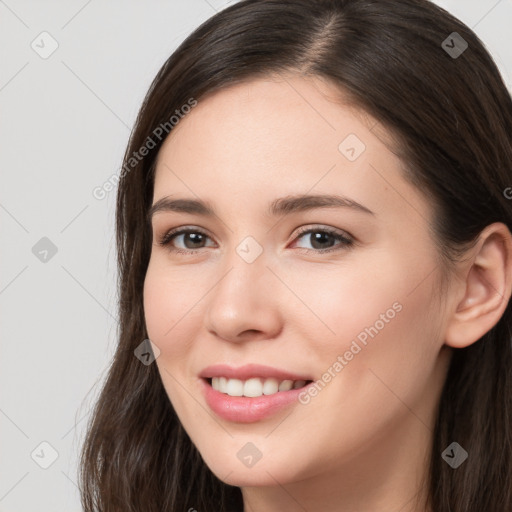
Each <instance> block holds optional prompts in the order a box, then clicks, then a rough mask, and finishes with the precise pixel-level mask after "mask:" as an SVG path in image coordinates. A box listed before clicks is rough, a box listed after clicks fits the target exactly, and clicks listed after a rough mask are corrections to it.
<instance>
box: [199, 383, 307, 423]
mask: <svg viewBox="0 0 512 512" xmlns="http://www.w3.org/2000/svg"><path fill="white" fill-rule="evenodd" d="M201 383H202V386H203V393H204V396H205V398H206V403H207V404H208V406H209V407H210V409H211V410H212V411H213V412H214V413H215V414H217V415H218V416H220V417H221V418H223V419H225V420H228V421H232V422H235V423H253V422H255V421H260V420H263V419H265V418H268V417H269V416H272V415H273V414H276V413H277V412H279V411H281V410H282V409H284V408H285V407H287V406H289V405H290V404H292V403H296V404H297V403H299V401H298V397H299V394H300V393H302V392H303V391H304V390H305V389H306V388H307V387H308V386H303V387H302V388H299V389H290V391H278V392H277V393H274V394H273V395H262V396H258V397H254V398H253V397H247V396H230V395H226V394H225V393H221V392H220V391H217V390H215V389H213V388H212V386H210V384H209V383H208V382H207V381H206V380H205V379H201Z"/></svg>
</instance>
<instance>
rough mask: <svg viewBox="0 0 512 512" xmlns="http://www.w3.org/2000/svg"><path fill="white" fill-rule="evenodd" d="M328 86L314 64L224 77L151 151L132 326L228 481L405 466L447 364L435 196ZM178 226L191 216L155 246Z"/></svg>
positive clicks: (409, 472) (418, 450)
mask: <svg viewBox="0 0 512 512" xmlns="http://www.w3.org/2000/svg"><path fill="white" fill-rule="evenodd" d="M335 97H339V93H338V92H337V91H336V89H334V88H333V87H332V86H330V85H328V84H326V83H324V82H322V81H320V80H318V79H310V80H306V79H304V78H300V77H292V76H290V77H288V78H286V79H284V80H277V79H275V80H271V79H270V78H268V79H258V80H254V81H252V82H250V83H244V84H239V85H235V86H232V87H230V88H228V89H224V90H222V91H220V92H216V93H214V94H213V95H211V96H209V97H207V98H206V99H204V100H200V101H199V102H198V105H197V106H196V107H194V108H193V109H192V110H191V112H190V113H189V114H187V115H186V116H185V117H184V118H183V119H182V120H181V121H180V122H179V124H178V125H177V126H176V127H175V129H174V130H173V132H172V135H171V136H170V137H169V138H168V139H167V140H166V141H165V143H164V145H163V146H162V148H161V150H160V153H159V157H158V162H157V168H156V176H155V185H154V200H153V205H155V204H156V203H158V202H160V201H162V200H163V199H164V198H167V199H168V203H167V208H166V207H165V204H164V205H163V206H162V203H160V206H161V207H160V208H158V209H156V210H157V211H155V213H154V215H153V217H152V227H153V246H152V253H151V259H150V262H149V267H148V270H147V275H146V279H145V285H144V309H145V316H146V325H147V331H148V335H149V338H150V339H151V340H152V342H153V343H154V344H155V345H156V346H157V347H158V348H159V350H160V355H159V357H158V358H157V360H156V364H157V365H158V370H159V373H160V375H161V378H162V381H163V384H164V386H165V389H166V392H167V394H168V396H169V399H170V401H171V403H172V405H173V407H174V409H175V410H176V413H177V414H178V416H179V419H180V420H181V422H182V424H183V426H184V428H185V429H186V431H187V433H188V434H189V436H190V438H191V440H192V442H193V443H194V444H195V446H196V447H197V448H198V450H199V452H200V453H201V455H202V457H203V459H204V461H205V462H206V464H207V465H208V466H209V467H210V469H211V470H212V471H213V472H214V473H215V474H216V475H217V477H219V478H220V479H221V480H223V481H225V482H227V483H229V484H231V485H237V486H242V487H251V486H278V485H285V484H290V487H287V489H293V484H294V483H297V482H299V481H301V482H302V483H301V484H300V485H301V486H303V485H305V482H306V481H310V482H312V481H314V480H317V481H321V482H327V481H329V479H330V478H335V479H336V481H337V482H343V484H339V483H338V484H337V485H349V484H350V485H352V486H354V485H361V482H362V481H363V480H361V478H362V477H363V476H364V477H365V480H364V481H365V482H366V483H368V482H370V481H371V480H372V478H373V477H372V475H374V474H376V472H379V471H380V472H382V471H384V472H387V474H394V473H396V474H397V475H398V474H400V475H401V477H400V478H402V479H409V481H410V479H414V480H415V481H416V480H417V479H418V478H419V477H420V473H421V471H420V470H419V468H422V467H423V465H424V457H425V456H426V454H427V453H428V448H427V446H428V443H429V442H430V438H431V434H432V432H431V429H432V428H433V421H434V417H435V415H434V410H435V407H436V404H437V400H438V398H439V394H440V390H441V387H442V384H443V382H444V379H445V372H446V368H447V364H448V362H449V358H448V357H447V354H448V353H449V352H448V350H449V349H448V348H447V347H444V346H443V339H442V329H443V325H444V322H445V318H444V317H443V316H442V315H443V313H441V312H440V308H439V304H438V302H437V301H438V299H437V298H436V295H435V284H436V280H438V279H439V270H440V269H439V266H438V259H437V253H436V248H435V246H434V243H433V240H432V237H431V235H430V232H429V230H428V221H429V219H431V218H432V213H433V212H432V210H431V207H430V205H429V203H428V200H427V199H426V198H425V196H423V195H422V193H421V192H420V191H418V190H417V189H415V188H413V187H412V186H411V185H409V184H408V183H407V182H406V181H405V180H404V178H403V177H402V175H401V171H400V168H399V165H400V162H399V160H398V158H397V157H396V156H395V155H394V154H393V153H392V152H391V151H390V150H389V149H388V147H387V146H385V145H384V143H383V142H381V139H383V135H385V132H384V131H383V130H382V127H381V126H380V125H376V124H375V120H373V119H372V118H370V117H368V116H364V115H363V114H362V113H361V112H360V111H357V110H355V109H352V108H349V107H347V106H343V105H341V104H340V103H336V102H335V101H334V98H335ZM377 134H378V135H379V137H380V138H378V136H377ZM299 196H314V198H311V199H307V198H306V199H303V200H299V199H298V198H299ZM341 197H343V198H344V199H343V200H342V199H340V198H341ZM336 198H337V199H336ZM334 200H336V201H337V203H334V202H333V201H334ZM171 201H189V202H190V203H188V208H180V205H181V206H184V205H186V203H184V202H181V203H175V205H174V206H172V204H171V203H170V202H171ZM199 202H201V203H207V206H208V207H209V208H211V210H213V213H211V214H205V212H204V211H202V210H206V208H204V207H203V206H201V207H199V205H198V204H196V203H199ZM194 205H195V206H194ZM358 205H359V206H358ZM176 228H180V229H181V228H186V229H187V230H190V232H189V233H188V234H178V235H176V236H175V237H173V238H171V239H170V240H169V241H168V244H167V245H166V246H161V245H159V244H158V241H159V240H160V239H161V238H162V237H163V236H164V235H165V234H166V233H168V232H169V231H170V230H174V229H176ZM308 230H311V232H309V233H303V232H304V231H308ZM168 238H169V237H168ZM179 250H182V251H183V250H184V251H189V252H185V253H184V252H178V251H179ZM218 365H222V366H218ZM248 365H263V366H265V367H266V368H264V369H262V368H257V367H251V366H248ZM215 366H217V368H215ZM213 377H216V379H215V383H214V385H215V387H216V388H219V386H220V390H219V389H213V388H212V386H211V384H210V380H209V378H213ZM287 380H288V381H289V380H293V382H292V383H291V384H290V383H285V384H281V383H282V381H287ZM246 381H249V382H246ZM301 381H302V382H301ZM304 381H306V386H305V387H300V386H303V385H304ZM309 381H312V383H310V384H309V385H308V382H309ZM279 386H280V388H281V389H282V390H281V391H279ZM290 386H292V389H291V390H289V391H287V389H289V387H290ZM293 388H297V389H293ZM241 393H244V394H247V395H256V396H236V395H240V394H241ZM262 393H263V395H262ZM265 393H268V394H265ZM258 395H260V396H258ZM348 469H349V471H348ZM340 473H342V474H343V477H342V480H340ZM278 483H279V484H278ZM298 489H299V487H297V491H298ZM291 492H293V491H291Z"/></svg>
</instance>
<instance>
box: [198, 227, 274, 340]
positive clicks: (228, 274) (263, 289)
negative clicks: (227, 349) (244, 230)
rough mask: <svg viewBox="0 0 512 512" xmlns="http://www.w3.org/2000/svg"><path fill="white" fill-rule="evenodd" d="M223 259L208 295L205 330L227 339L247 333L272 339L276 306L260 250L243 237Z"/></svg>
mask: <svg viewBox="0 0 512 512" xmlns="http://www.w3.org/2000/svg"><path fill="white" fill-rule="evenodd" d="M224 258H225V261H224V262H223V263H224V265H222V267H223V271H222V277H220V279H219V281H218V282H217V284H216V285H215V286H214V288H213V289H212V290H211V293H210V294H209V295H210V298H209V301H208V311H207V313H206V323H207V325H206V327H207V329H208V330H209V331H211V332H214V333H216V334H217V335H218V336H220V337H222V338H224V339H229V340H236V339H238V338H239V337H240V336H241V335H242V334H243V333H244V332H245V331H249V330H250V331H260V336H264V337H265V336H273V335H274V333H275V331H276V329H278V328H279V305H278V301H277V300H276V294H275V283H273V282H272V280H273V278H274V276H273V275H272V273H271V272H270V270H269V269H268V268H267V258H266V254H265V252H264V250H263V247H262V246H261V244H260V243H259V242H257V241H256V240H255V239H254V238H253V237H251V236H246V237H245V238H243V239H242V241H241V242H240V243H239V244H238V245H237V246H236V247H234V248H233V249H232V250H231V251H229V254H226V255H225V256H224ZM274 280H275V278H274Z"/></svg>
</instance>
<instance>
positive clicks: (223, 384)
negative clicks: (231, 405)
mask: <svg viewBox="0 0 512 512" xmlns="http://www.w3.org/2000/svg"><path fill="white" fill-rule="evenodd" d="M204 380H205V381H206V382H207V383H208V384H209V385H210V386H211V387H212V388H213V389H214V390H216V391H218V392H220V393H223V394H225V395H229V396H245V397H251V398H256V397H260V396H264V395H274V394H276V393H282V392H286V391H291V390H292V389H300V388H303V387H305V386H307V385H308V384H311V382H313V381H312V380H288V379H286V380H278V379H274V378H263V377H254V378H251V379H247V380H240V379H228V378H227V377H213V378H206V379H204Z"/></svg>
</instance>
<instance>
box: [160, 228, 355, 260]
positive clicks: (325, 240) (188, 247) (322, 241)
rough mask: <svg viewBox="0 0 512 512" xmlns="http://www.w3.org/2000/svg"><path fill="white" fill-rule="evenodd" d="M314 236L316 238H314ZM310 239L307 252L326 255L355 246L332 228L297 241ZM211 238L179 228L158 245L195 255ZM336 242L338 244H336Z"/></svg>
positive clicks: (316, 230) (302, 234) (302, 235)
mask: <svg viewBox="0 0 512 512" xmlns="http://www.w3.org/2000/svg"><path fill="white" fill-rule="evenodd" d="M312 235H314V236H312ZM307 237H309V240H310V243H311V246H312V247H313V248H312V249H308V248H305V249H306V251H307V252H317V253H318V252H319V253H326V252H332V251H337V250H342V249H344V248H349V247H351V246H353V245H354V240H353V239H352V237H350V236H347V235H345V234H343V233H341V232H338V231H337V230H335V229H332V228H325V227H324V228H320V227H315V228H304V229H302V230H301V231H300V232H299V234H298V236H297V238H296V239H295V240H298V239H301V238H304V239H307ZM176 240H180V243H181V244H185V248H180V247H175V246H174V243H175V241H176ZM207 240H211V238H210V237H209V236H208V235H207V234H206V233H204V232H203V231H201V230H200V229H197V228H194V229H192V228H177V229H172V230H170V231H168V232H166V233H165V234H164V235H163V236H162V237H161V238H160V239H159V240H158V244H159V245H160V246H162V247H166V246H168V247H169V251H171V252H175V253H179V254H193V253H194V252H197V250H198V249H204V248H205V247H206V246H205V245H204V243H205V242H206V241H207ZM333 242H334V243H333ZM336 242H338V243H337V244H336Z"/></svg>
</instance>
